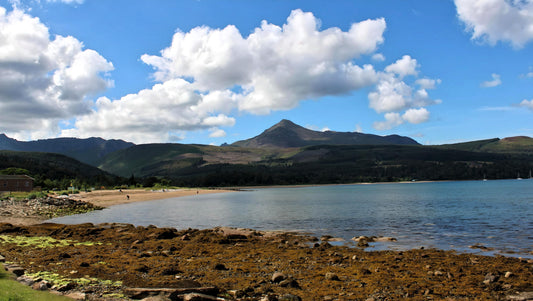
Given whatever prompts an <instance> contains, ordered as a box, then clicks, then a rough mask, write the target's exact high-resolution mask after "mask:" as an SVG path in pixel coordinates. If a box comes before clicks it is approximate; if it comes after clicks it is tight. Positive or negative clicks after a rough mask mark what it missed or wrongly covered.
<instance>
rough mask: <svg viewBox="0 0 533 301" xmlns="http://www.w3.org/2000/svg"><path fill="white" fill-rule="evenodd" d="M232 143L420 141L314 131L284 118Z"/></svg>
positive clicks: (298, 144) (279, 145) (293, 144)
mask: <svg viewBox="0 0 533 301" xmlns="http://www.w3.org/2000/svg"><path fill="white" fill-rule="evenodd" d="M232 145H233V146H240V147H254V148H256V147H274V148H276V147H277V148H287V147H304V146H311V145H418V142H416V141H415V140H413V139H411V138H408V137H402V136H398V135H390V136H378V135H371V134H363V133H355V132H334V131H325V132H319V131H313V130H310V129H307V128H304V127H302V126H299V125H297V124H295V123H293V122H292V121H290V120H286V119H284V120H282V121H280V122H279V123H277V124H275V125H274V126H272V127H271V128H269V129H267V130H265V131H264V132H263V133H261V134H260V135H259V136H256V137H253V138H251V139H247V140H241V141H237V142H235V143H233V144H232Z"/></svg>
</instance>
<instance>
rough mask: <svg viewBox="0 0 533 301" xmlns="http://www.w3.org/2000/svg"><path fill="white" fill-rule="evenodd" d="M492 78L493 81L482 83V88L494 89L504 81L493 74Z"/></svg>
mask: <svg viewBox="0 0 533 301" xmlns="http://www.w3.org/2000/svg"><path fill="white" fill-rule="evenodd" d="M491 76H492V80H488V81H484V82H482V83H481V87H483V88H493V87H497V86H499V85H501V84H502V80H501V78H500V75H499V74H496V73H493V74H492V75H491Z"/></svg>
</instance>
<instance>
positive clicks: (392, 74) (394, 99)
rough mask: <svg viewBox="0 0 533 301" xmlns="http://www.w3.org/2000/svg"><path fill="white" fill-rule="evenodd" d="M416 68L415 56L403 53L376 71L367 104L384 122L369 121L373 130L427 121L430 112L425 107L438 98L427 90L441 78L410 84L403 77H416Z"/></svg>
mask: <svg viewBox="0 0 533 301" xmlns="http://www.w3.org/2000/svg"><path fill="white" fill-rule="evenodd" d="M419 67H420V65H419V64H418V63H417V61H416V60H415V59H413V58H411V56H409V55H404V56H403V57H402V58H401V59H399V60H397V61H396V62H394V63H393V64H390V65H389V66H387V67H386V68H385V72H379V74H378V75H379V80H378V82H377V84H376V86H375V89H374V91H372V92H370V93H369V94H368V99H369V107H370V108H372V109H374V110H375V111H376V112H377V113H384V114H385V116H384V117H385V121H379V122H375V123H374V124H373V126H374V128H375V129H377V130H389V129H392V128H394V127H396V126H399V125H401V124H403V123H405V122H409V123H412V124H419V123H422V122H426V121H428V120H429V115H430V113H429V111H428V110H427V109H426V108H425V107H426V106H429V105H434V104H439V103H440V102H441V101H440V100H434V99H432V98H431V97H430V96H429V93H428V92H427V90H430V89H435V87H436V85H437V84H440V83H441V80H440V79H431V78H427V77H424V78H418V79H416V80H414V84H413V83H408V82H406V81H405V79H404V77H405V76H408V75H409V76H414V77H415V78H416V77H417V76H418V71H417V69H418V68H419ZM415 85H418V88H416V87H415ZM402 111H403V112H404V113H403V115H402V114H400V113H401V112H402Z"/></svg>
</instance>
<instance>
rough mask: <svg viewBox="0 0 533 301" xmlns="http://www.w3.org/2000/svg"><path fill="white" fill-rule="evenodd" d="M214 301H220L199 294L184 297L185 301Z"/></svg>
mask: <svg viewBox="0 0 533 301" xmlns="http://www.w3.org/2000/svg"><path fill="white" fill-rule="evenodd" d="M212 300H218V299H217V297H213V296H209V295H204V294H199V293H191V294H187V295H185V296H183V301H212Z"/></svg>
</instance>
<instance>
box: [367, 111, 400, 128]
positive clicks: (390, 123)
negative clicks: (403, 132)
mask: <svg viewBox="0 0 533 301" xmlns="http://www.w3.org/2000/svg"><path fill="white" fill-rule="evenodd" d="M403 122H404V120H403V119H402V116H400V114H399V113H387V114H385V121H376V122H374V124H373V127H374V128H375V129H376V130H378V131H385V130H390V129H392V128H394V127H396V126H399V125H400V124H402V123H403Z"/></svg>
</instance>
